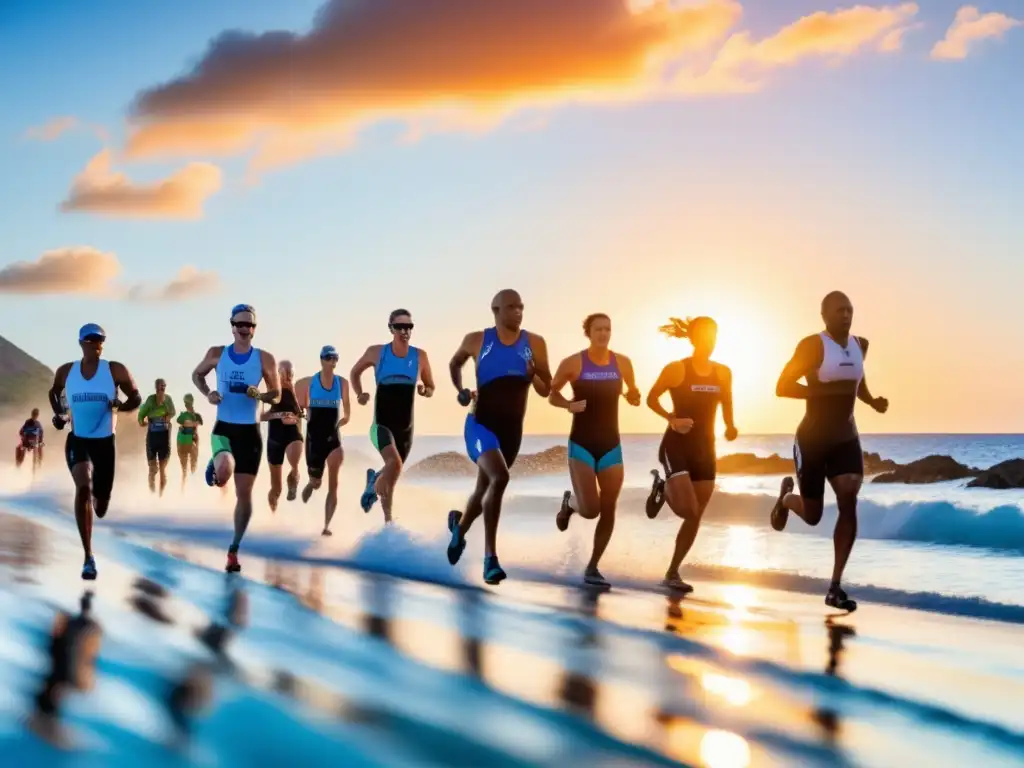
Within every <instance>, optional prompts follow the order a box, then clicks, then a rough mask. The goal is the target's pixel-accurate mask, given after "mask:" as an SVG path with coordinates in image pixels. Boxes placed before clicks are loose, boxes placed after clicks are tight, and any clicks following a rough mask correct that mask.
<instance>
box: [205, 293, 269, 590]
mask: <svg viewBox="0 0 1024 768" xmlns="http://www.w3.org/2000/svg"><path fill="white" fill-rule="evenodd" d="M255 333H256V310H255V309H253V307H252V306H250V305H249V304H236V305H235V306H234V307H232V308H231V334H232V336H233V337H234V342H233V343H232V344H229V345H225V346H218V347H210V348H209V349H208V350H207V352H206V355H205V356H204V357H203V359H202V362H200V363H199V365H197V366H196V369H195V370H194V371H193V372H192V383H194V384H195V385H196V387H197V388H198V389H199V391H200V392H202V393H203V396H204V397H206V399H207V400H209V401H210V403H211V404H213V405H216V406H217V421H216V423H215V424H214V425H213V434H212V435H211V436H210V444H211V447H212V448H213V456H212V457H211V458H210V463H209V464H207V465H206V483H207V485H216V486H218V487H223V486H225V485H227V482H228V480H230V479H231V477H232V475H233V476H234V478H235V536H234V539H233V540H232V541H231V546H230V547H228V558H227V565H226V566H225V568H224V569H225V570H226V571H227V572H228V573H237V572H238V571H241V570H242V566H241V565H240V564H239V562H238V547H239V545H240V544H241V543H242V538H243V537H244V536H245V529H246V528H248V527H249V520H250V518H251V517H252V486H253V483H255V482H256V475H257V474H258V473H259V470H260V462H261V461H262V460H263V435H262V434H260V425H259V422H258V421H257V420H256V408H257V405H256V404H257V402H263V403H276V402H277V401H278V400H279V399H280V397H281V384H280V382H279V381H278V379H277V361H276V360H275V359H274V356H273V355H272V354H270V353H269V352H267V351H266V350H265V349H257V348H256V347H254V346H253V345H252V337H253V336H254V335H255ZM213 370H216V371H217V389H215V390H211V389H210V387H209V386H208V385H207V383H206V377H207V375H208V374H209V373H210V372H211V371H213ZM261 381H265V382H266V384H267V391H266V392H263V393H261V392H260V390H259V384H260V382H261Z"/></svg>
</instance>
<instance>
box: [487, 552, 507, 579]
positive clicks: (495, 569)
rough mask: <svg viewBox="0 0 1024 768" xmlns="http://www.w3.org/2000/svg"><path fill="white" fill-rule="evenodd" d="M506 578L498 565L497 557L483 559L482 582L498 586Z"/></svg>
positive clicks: (491, 556) (490, 556)
mask: <svg viewBox="0 0 1024 768" xmlns="http://www.w3.org/2000/svg"><path fill="white" fill-rule="evenodd" d="M506 576H507V574H506V573H505V570H504V569H503V568H502V567H501V564H500V563H498V556H497V555H488V556H487V557H485V558H484V581H486V582H487V583H488V584H500V583H501V582H502V581H504V580H505V577H506Z"/></svg>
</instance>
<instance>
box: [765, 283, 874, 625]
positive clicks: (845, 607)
mask: <svg viewBox="0 0 1024 768" xmlns="http://www.w3.org/2000/svg"><path fill="white" fill-rule="evenodd" d="M821 319H822V320H824V322H825V330H824V331H823V332H821V333H818V334H815V335H814V336H808V337H806V338H805V339H803V340H802V341H801V342H800V343H799V344H798V345H797V348H796V352H794V353H793V359H792V360H790V361H789V362H788V363H787V364H786V367H785V368H784V369H783V371H782V375H781V376H779V382H778V384H777V385H776V388H775V394H776V395H778V396H779V397H791V398H794V399H796V400H806V401H807V410H806V412H805V414H804V418H803V420H802V421H801V422H800V426H798V427H797V430H796V441H795V442H794V444H793V460H794V462H795V464H796V476H797V483H799V490H800V492H799V494H795V493H793V485H794V483H793V478H792V477H787V478H785V479H783V481H782V489H781V491H780V493H779V499H778V501H776V503H775V507H774V508H773V509H772V514H771V523H772V528H774V529H775V530H776V531H781V530H783V529H784V528H785V527H786V521H787V520H788V519H789V513H790V512H793V513H794V514H795V515H797V516H798V517H800V518H801V519H802V520H803V521H804V522H805V523H807V524H808V525H817V524H818V523H819V522H821V514H822V512H823V511H824V507H825V480H826V479H827V480H828V481H829V485H831V486H832V490H833V491H834V492H835V494H836V506H837V507H838V508H839V518H838V520H836V527H835V531H834V532H833V541H834V543H835V562H834V565H833V567H832V582H831V584H830V585H829V588H828V593H827V594H826V595H825V605H828V606H830V607H832V608H838V609H839V610H841V611H855V610H857V603H856V601H854V600H851V599H850V597H849V596H848V595H847V594H846V592H845V591H843V588H842V587H841V586H840V582H841V581H842V578H843V571H844V570H845V569H846V563H847V561H848V560H849V559H850V552H852V551H853V543H854V541H856V539H857V495H858V494H859V493H860V487H861V483H862V482H863V481H864V453H863V451H862V449H861V445H860V433H859V432H858V431H857V423H856V422H855V421H854V418H853V409H854V406H855V405H856V403H857V400H861V401H862V402H865V403H867V404H868V405H869V406H871V407H872V408H873V409H874V410H876V411H878V413H885V412H886V411H887V410H888V409H889V401H888V400H886V399H885V398H884V397H872V395H871V392H870V390H869V389H868V383H867V379H866V378H865V376H864V359H865V358H866V357H867V354H868V340H867V339H865V338H860V337H857V336H851V335H850V326H851V325H852V324H853V305H852V304H851V303H850V300H849V299H848V298H847V297H846V295H845V294H843V293H840V292H839V291H833V292H832V293H830V294H828V295H827V296H826V297H825V298H824V299H822V301H821ZM801 378H803V379H804V380H805V381H806V382H807V384H806V385H804V384H800V383H799V382H800V379H801Z"/></svg>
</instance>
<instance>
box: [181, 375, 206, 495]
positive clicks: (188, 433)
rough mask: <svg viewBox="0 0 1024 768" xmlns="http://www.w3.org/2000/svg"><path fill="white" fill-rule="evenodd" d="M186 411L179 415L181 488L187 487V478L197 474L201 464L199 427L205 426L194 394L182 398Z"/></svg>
mask: <svg viewBox="0 0 1024 768" xmlns="http://www.w3.org/2000/svg"><path fill="white" fill-rule="evenodd" d="M182 402H184V403H185V410H184V411H182V412H181V413H179V414H178V461H179V462H181V487H182V488H184V487H185V478H186V477H187V476H188V474H189V465H191V470H192V474H193V475H194V474H195V473H196V465H197V464H198V463H199V427H200V426H202V424H203V415H202V414H201V413H196V411H195V399H194V398H193V397H192V393H191V392H190V393H188V394H187V395H185V396H184V397H183V398H182Z"/></svg>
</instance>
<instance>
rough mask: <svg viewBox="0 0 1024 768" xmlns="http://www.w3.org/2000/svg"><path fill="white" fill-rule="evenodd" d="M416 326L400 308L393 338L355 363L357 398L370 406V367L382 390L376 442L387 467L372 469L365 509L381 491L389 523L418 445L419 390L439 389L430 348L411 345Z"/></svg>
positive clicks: (391, 323)
mask: <svg viewBox="0 0 1024 768" xmlns="http://www.w3.org/2000/svg"><path fill="white" fill-rule="evenodd" d="M412 329H413V322H412V316H411V315H410V314H409V311H408V310H407V309H396V310H395V311H394V312H392V313H391V316H390V317H389V318H388V330H390V331H391V343H390V344H374V345H373V346H372V347H368V348H367V349H366V351H365V352H364V353H363V356H362V357H361V358H359V360H358V361H357V362H356V364H355V365H354V366H353V367H352V373H351V378H352V389H353V390H354V391H355V393H356V401H357V402H358V403H359V404H360V405H366V404H367V403H368V402H369V401H370V395H369V394H368V393H366V392H363V384H362V381H361V380H360V379H361V377H362V375H363V371H365V370H366V369H367V368H373V371H374V379H375V380H376V385H377V389H376V397H375V399H374V404H373V424H371V425H370V441H371V442H372V443H373V447H374V448H376V449H377V450H378V451H379V452H380V455H381V458H383V459H384V468H383V469H381V470H380V471H379V472H375V471H374V470H373V469H368V470H366V489H365V490H364V491H363V495H362V497H361V498H360V499H359V504H360V506H362V508H363V511H364V512H369V511H370V509H371V508H372V507H373V503H374V502H375V501H376V500H377V497H378V496H380V503H381V506H382V507H383V508H384V522H385V523H390V522H391V504H392V498H393V494H394V489H395V483H397V482H398V475H399V474H400V473H401V471H402V464H403V463H405V460H406V459H407V458H408V456H409V451H410V449H411V448H412V431H413V403H414V400H415V398H416V393H417V392H419V394H420V395H421V396H422V397H430V396H431V395H433V394H434V376H433V374H432V373H431V371H430V361H429V360H428V359H427V353H426V352H424V351H423V350H422V349H418V348H416V347H413V346H411V345H410V344H409V339H410V338H411V337H412ZM417 382H419V384H417Z"/></svg>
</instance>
